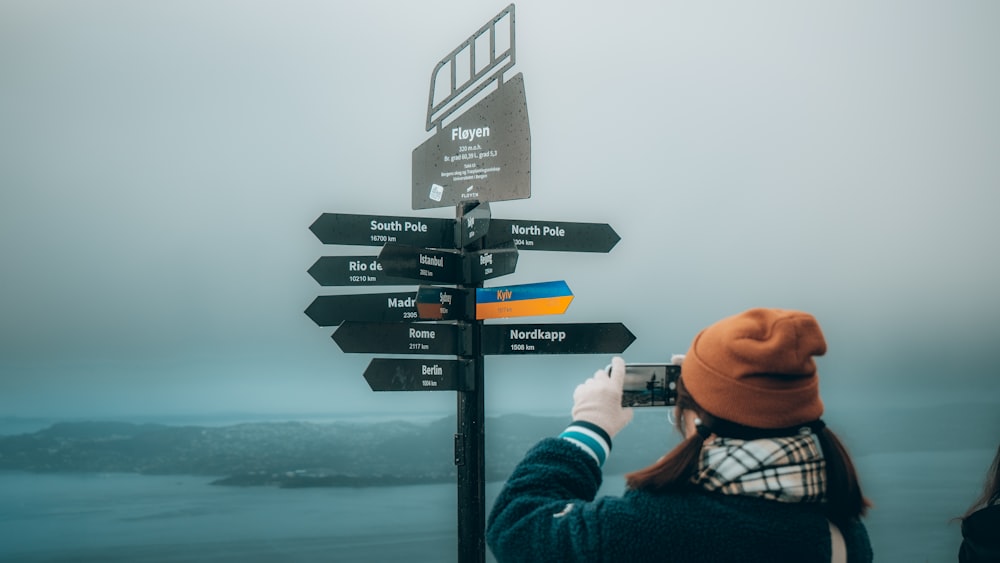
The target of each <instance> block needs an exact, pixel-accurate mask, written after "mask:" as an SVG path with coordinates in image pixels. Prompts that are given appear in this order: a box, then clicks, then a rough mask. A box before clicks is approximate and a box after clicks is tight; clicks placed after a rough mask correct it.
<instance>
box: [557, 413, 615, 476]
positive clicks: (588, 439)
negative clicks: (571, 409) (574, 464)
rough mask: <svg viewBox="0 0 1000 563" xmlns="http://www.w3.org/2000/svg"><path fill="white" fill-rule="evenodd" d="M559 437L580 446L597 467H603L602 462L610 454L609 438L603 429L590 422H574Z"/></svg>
mask: <svg viewBox="0 0 1000 563" xmlns="http://www.w3.org/2000/svg"><path fill="white" fill-rule="evenodd" d="M559 437H560V438H562V439H563V440H567V441H569V442H573V443H574V444H576V445H577V446H580V448H581V449H582V450H583V451H585V452H587V454H589V455H590V457H592V458H594V461H596V462H597V466H598V467H601V466H602V465H604V460H606V459H608V455H609V454H610V453H611V436H608V433H607V432H605V431H604V429H603V428H601V427H600V426H598V425H596V424H591V423H590V422H586V421H583V420H575V421H573V424H570V425H569V426H568V427H566V430H563V433H562V434H560V435H559Z"/></svg>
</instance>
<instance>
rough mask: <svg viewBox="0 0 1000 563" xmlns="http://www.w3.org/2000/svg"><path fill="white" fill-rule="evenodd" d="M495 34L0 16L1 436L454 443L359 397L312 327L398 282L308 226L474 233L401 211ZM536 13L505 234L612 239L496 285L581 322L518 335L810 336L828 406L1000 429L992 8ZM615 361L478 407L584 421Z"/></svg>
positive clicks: (4, 8) (592, 359) (227, 16)
mask: <svg viewBox="0 0 1000 563" xmlns="http://www.w3.org/2000/svg"><path fill="white" fill-rule="evenodd" d="M505 5H506V4H503V3H490V2H442V1H428V2H419V3H417V2H387V1H376V2H364V3H359V2H307V1H292V2H280V3H278V2H236V1H225V2H208V3H203V2H186V1H181V2H170V3H134V2H127V1H106V0H98V1H91V2H86V3H79V2H55V1H53V2H35V1H27V0H24V1H22V0H13V1H12V0H3V1H2V2H0V415H18V416H35V415H38V416H63V415H67V416H70V415H72V416H104V415H108V416H111V415H131V414H158V413H164V414H171V413H182V414H189V413H190V414H198V413H216V412H256V413H370V412H423V411H440V412H449V411H452V412H453V409H454V400H455V399H454V394H453V393H448V392H444V393H395V394H392V393H379V394H376V393H373V392H371V391H370V390H369V388H368V386H367V384H366V383H365V381H364V379H363V378H362V376H361V374H362V372H363V370H364V367H365V365H367V363H368V361H369V360H370V359H371V358H372V357H373V356H372V355H369V354H357V355H355V354H344V353H343V352H341V351H340V350H339V349H338V348H337V346H336V344H334V343H333V341H332V340H331V339H330V338H329V336H330V333H331V332H332V329H327V328H320V327H317V326H315V325H314V324H313V323H312V321H310V320H309V319H308V318H307V317H306V316H305V315H304V314H303V310H304V309H305V307H306V306H307V305H308V304H309V303H310V302H311V301H312V300H313V299H314V298H315V297H316V296H317V295H321V294H334V293H350V292H352V291H353V292H357V291H364V290H348V289H344V288H322V287H320V286H318V285H317V284H316V282H315V281H314V280H313V279H312V278H311V277H309V275H308V274H307V273H306V270H307V269H308V268H309V266H311V265H312V264H313V262H315V260H316V259H317V258H319V257H320V256H323V255H334V254H350V255H353V254H372V255H374V254H377V252H378V249H377V248H364V247H335V246H324V245H322V244H321V243H320V242H319V241H318V240H316V238H315V237H314V236H313V235H312V233H310V232H309V230H308V227H309V225H310V224H311V223H312V221H313V220H315V219H316V217H317V216H319V214H321V213H323V212H339V213H364V214H386V215H409V216H425V217H428V216H436V217H451V216H453V214H454V210H453V209H451V208H447V209H436V210H427V211H420V212H415V211H413V210H411V209H410V165H411V162H410V155H411V151H412V150H413V148H415V147H416V146H418V145H419V144H420V143H422V142H423V141H424V140H426V139H427V138H428V137H429V136H430V134H428V133H426V132H425V131H424V128H423V123H424V114H425V110H426V101H427V91H428V88H429V78H430V73H431V70H432V69H433V67H434V64H435V63H436V62H437V61H438V60H439V59H441V58H442V57H443V56H444V55H446V54H447V53H449V52H450V51H451V50H452V49H453V48H454V47H456V46H457V45H458V44H459V43H460V42H462V41H463V40H464V39H465V38H467V37H468V36H469V35H470V34H471V33H472V32H474V31H475V30H476V29H478V28H479V26H481V25H482V24H484V23H485V22H486V21H487V20H488V19H489V18H490V17H492V16H493V15H494V14H496V13H497V12H498V11H499V10H500V9H502V8H503V7H504V6H505ZM516 10H517V11H516V15H517V56H518V60H517V65H516V66H515V71H518V72H522V73H523V75H524V80H525V90H526V95H527V102H528V112H529V116H530V123H531V143H532V166H531V177H532V192H533V193H532V197H531V198H530V199H527V200H522V201H511V202H497V203H494V204H493V205H492V210H493V216H494V217H498V218H510V219H538V220H551V221H587V222H607V223H610V224H611V225H612V227H613V228H614V229H615V230H616V231H617V232H618V234H619V235H620V236H621V238H622V240H621V242H619V243H618V245H617V247H616V248H615V249H614V250H613V251H612V252H611V253H610V254H607V255H603V254H572V253H542V252H522V253H521V255H520V260H519V262H518V267H517V272H516V273H515V274H513V275H511V276H508V277H504V278H498V279H496V280H493V281H492V282H488V284H487V285H500V284H511V283H529V282H537V281H549V280H559V279H565V280H566V281H567V282H568V284H569V286H570V288H571V289H572V290H573V292H574V294H575V296H576V297H575V299H574V301H573V303H572V305H571V306H570V309H569V311H568V312H567V313H566V314H565V315H563V316H562V317H560V318H533V319H524V320H525V321H526V322H591V321H593V322H599V321H600V322H617V321H620V322H624V323H625V324H626V326H628V328H629V329H630V330H632V332H634V333H635V334H636V335H637V337H638V338H637V340H636V342H635V343H634V344H633V345H632V346H631V348H629V350H627V351H626V353H625V354H624V356H625V357H626V359H628V360H630V361H658V360H666V359H668V358H669V356H670V354H671V353H679V352H684V351H685V350H686V348H687V346H688V344H689V343H690V341H691V338H692V337H693V336H694V334H695V333H696V332H697V331H698V330H700V329H701V328H703V327H704V326H706V325H708V324H710V323H711V322H714V321H715V320H718V319H719V318H722V317H724V316H728V315H730V314H734V313H736V312H739V311H741V310H743V309H746V308H749V307H754V306H770V307H784V308H794V309H803V310H806V311H809V312H812V313H814V314H815V315H816V316H817V318H818V320H819V322H820V324H821V326H822V327H823V328H824V330H825V332H826V335H827V340H828V343H829V353H828V354H827V356H826V357H825V358H823V359H822V360H821V361H820V373H821V381H822V386H823V392H824V396H825V398H826V400H827V403H828V404H844V403H845V402H857V403H859V404H873V405H874V404H895V405H928V406H929V405H934V404H939V403H942V402H944V403H958V402H963V401H980V402H982V401H987V402H993V403H1000V384H998V377H997V368H996V367H995V366H996V362H995V360H994V358H993V351H994V350H995V349H996V347H997V344H1000V326H998V321H1000V294H998V291H997V288H998V287H1000V261H998V258H997V256H998V252H997V244H998V241H1000V221H998V220H997V218H996V215H997V213H998V211H1000V158H998V155H1000V107H998V104H997V103H996V101H997V100H998V99H1000V78H998V75H997V72H996V71H997V63H998V60H997V59H998V53H1000V35H998V34H997V33H996V29H995V27H996V26H995V22H997V21H998V18H1000V5H998V4H996V3H994V2H985V1H984V2H972V1H961V2H953V1H943V0H942V1H922V2H902V1H899V2H843V3H835V4H826V5H815V4H812V3H810V4H803V3H799V2H791V1H789V2H754V3H741V2H722V3H711V4H704V3H682V2H619V3H614V4H609V3H581V2H553V1H549V0H546V1H544V2H540V1H522V2H518V3H517V7H516ZM384 290H385V289H384V288H383V289H379V288H375V289H372V290H369V291H384ZM502 322H515V321H502ZM607 361H608V358H607V357H604V356H589V355H588V356H578V357H573V356H541V357H530V356H526V357H506V358H497V357H490V358H488V359H487V364H486V376H487V390H486V392H487V408H488V410H489V411H525V412H530V411H560V410H565V411H568V409H569V406H570V405H571V393H572V390H573V388H574V387H575V385H576V384H577V383H578V382H579V381H581V380H582V379H583V378H585V377H587V376H588V375H589V374H590V373H592V371H593V370H594V369H597V368H598V367H600V366H603V365H605V364H606V363H607ZM526 389H528V390H530V392H525V390H526Z"/></svg>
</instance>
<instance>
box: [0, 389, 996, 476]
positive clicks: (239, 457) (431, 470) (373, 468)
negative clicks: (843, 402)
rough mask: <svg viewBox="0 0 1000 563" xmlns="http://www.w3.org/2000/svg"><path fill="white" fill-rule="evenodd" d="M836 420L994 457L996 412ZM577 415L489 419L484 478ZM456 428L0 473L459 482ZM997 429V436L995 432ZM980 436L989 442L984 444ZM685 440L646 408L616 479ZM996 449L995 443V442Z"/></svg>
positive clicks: (80, 449)
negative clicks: (985, 451) (991, 450)
mask: <svg viewBox="0 0 1000 563" xmlns="http://www.w3.org/2000/svg"><path fill="white" fill-rule="evenodd" d="M931 411H933V412H928V411H927V409H892V410H885V411H879V412H874V411H851V410H846V411H838V412H837V413H835V414H836V416H833V415H831V416H829V417H827V422H828V424H830V426H831V428H834V429H835V430H836V431H837V432H838V434H839V435H840V436H841V437H842V438H843V439H844V441H845V442H846V444H847V446H848V449H849V450H850V451H851V452H852V454H853V455H855V456H859V455H865V454H869V453H877V452H882V451H914V450H932V451H934V450H949V449H964V448H983V447H995V446H996V443H995V440H996V439H997V436H1000V432H997V430H1000V411H998V410H997V409H996V408H994V407H993V406H991V405H965V406H962V407H954V406H951V407H942V408H941V409H931ZM568 422H569V417H568V416H567V417H541V416H531V415H505V416H500V417H491V418H489V419H488V420H487V421H486V424H485V428H486V464H487V468H486V473H487V479H489V480H491V481H496V480H503V479H505V478H506V477H507V475H509V474H510V471H511V470H512V469H513V468H514V466H515V465H516V464H517V462H518V461H519V460H520V459H521V457H522V456H523V455H524V453H525V451H526V450H527V449H528V448H530V447H531V446H532V445H533V444H534V443H535V442H537V441H538V440H539V439H541V438H543V437H546V436H555V435H557V434H558V433H559V432H560V431H561V430H562V429H563V428H564V426H565V425H566V424H567V423H568ZM455 428H456V424H455V418H454V417H446V418H442V419H440V420H436V421H434V422H431V423H413V422H405V421H395V422H371V423H350V422H336V423H322V424H320V423H310V422H268V423H247V424H235V425H231V426H224V427H204V426H167V425H162V424H130V423H124V422H72V423H68V422H63V423H57V424H53V425H52V426H50V427H48V428H46V429H44V430H40V431H37V432H34V433H30V434H19V435H14V436H0V469H6V470H22V471H35V472H106V473H112V472H127V473H144V474H161V475H162V474H188V475H206V476H213V477H218V478H219V479H218V481H217V483H219V484H226V485H274V486H283V487H300V486H372V485H389V484H408V483H428V482H445V481H452V480H454V477H455V466H454V464H453V460H454V457H453V455H454V451H453V448H454V434H455ZM991 429H992V430H991ZM984 436H986V437H987V438H985V439H984ZM678 441H679V436H678V435H677V433H676V432H674V431H673V429H671V428H670V427H669V424H668V422H667V420H666V411H665V410H663V409H644V410H640V411H639V412H637V415H636V417H635V420H634V422H633V423H632V425H631V426H630V427H629V428H628V429H627V430H626V431H624V432H622V433H621V434H619V435H618V436H617V437H616V439H615V443H614V452H613V454H612V456H611V458H610V459H609V460H608V463H607V465H606V466H605V471H606V472H608V473H616V474H620V473H625V472H627V471H631V470H634V469H638V468H641V467H645V466H646V465H649V464H650V463H652V462H654V461H655V460H656V459H657V458H659V457H660V456H661V455H663V453H665V452H666V451H668V450H669V449H671V448H672V447H673V446H674V445H676V444H677V443H678ZM990 441H992V443H990Z"/></svg>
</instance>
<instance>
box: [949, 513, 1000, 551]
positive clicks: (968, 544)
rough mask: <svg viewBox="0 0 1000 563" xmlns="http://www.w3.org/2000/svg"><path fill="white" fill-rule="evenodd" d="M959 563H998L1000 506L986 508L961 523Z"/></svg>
mask: <svg viewBox="0 0 1000 563" xmlns="http://www.w3.org/2000/svg"><path fill="white" fill-rule="evenodd" d="M958 560H959V561H960V563H1000V504H994V505H993V506H987V507H986V508H982V509H980V510H978V511H976V512H973V513H972V514H970V515H969V517H968V518H966V519H965V520H963V521H962V547H961V548H960V549H959V552H958Z"/></svg>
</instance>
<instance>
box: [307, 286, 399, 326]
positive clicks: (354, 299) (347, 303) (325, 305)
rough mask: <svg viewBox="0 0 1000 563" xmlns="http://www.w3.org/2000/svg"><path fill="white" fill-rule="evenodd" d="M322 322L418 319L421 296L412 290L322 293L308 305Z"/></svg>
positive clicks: (309, 311)
mask: <svg viewBox="0 0 1000 563" xmlns="http://www.w3.org/2000/svg"><path fill="white" fill-rule="evenodd" d="M306 316H308V317H309V318H310V319H312V320H313V322H314V323H316V324H317V325H319V326H337V325H339V324H340V323H342V322H344V321H415V320H417V299H416V296H415V295H414V294H413V293H412V292H397V293H362V294H360V295H320V296H319V297H317V298H316V299H314V300H313V302H312V303H311V304H310V305H309V307H307V308H306Z"/></svg>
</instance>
